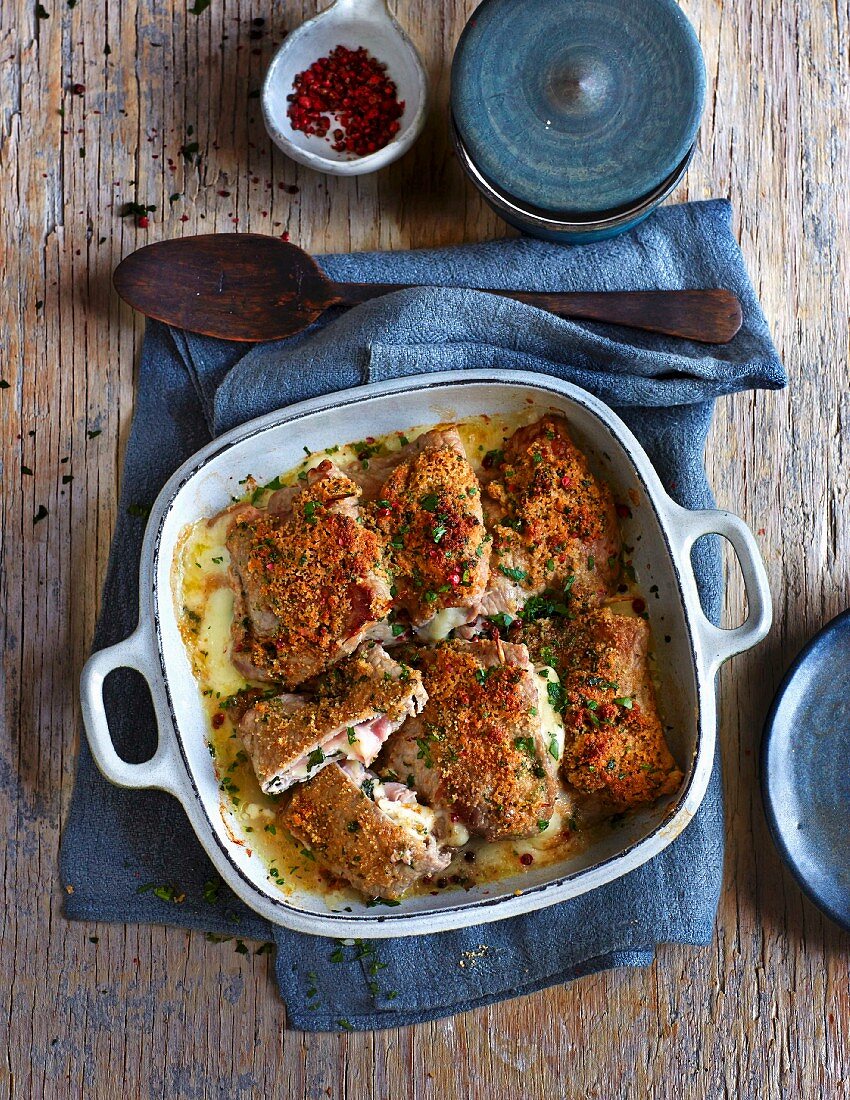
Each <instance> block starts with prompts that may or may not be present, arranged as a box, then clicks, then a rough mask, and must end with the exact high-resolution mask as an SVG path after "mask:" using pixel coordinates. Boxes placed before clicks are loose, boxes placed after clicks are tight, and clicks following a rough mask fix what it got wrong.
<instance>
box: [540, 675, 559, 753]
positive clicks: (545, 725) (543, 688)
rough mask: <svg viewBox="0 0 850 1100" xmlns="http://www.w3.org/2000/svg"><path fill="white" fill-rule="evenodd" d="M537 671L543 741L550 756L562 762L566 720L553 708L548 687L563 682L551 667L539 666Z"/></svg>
mask: <svg viewBox="0 0 850 1100" xmlns="http://www.w3.org/2000/svg"><path fill="white" fill-rule="evenodd" d="M536 671H537V675H536V676H535V683H536V685H537V712H538V714H539V715H540V726H541V729H542V731H543V739H544V741H545V742H546V748H547V751H548V752H549V753H550V755H551V756H552V757H553V758H554V759H555V760H556V761H560V759H561V757H562V756H563V754H564V720H563V718H562V717H561V715H560V714H559V713H558V712H557V710H555V708H554V707H553V706H552V700H551V699H550V698H549V690H548V685H549V684H560V682H561V681H560V679H559V678H558V673H557V672H556V671H555V670H554V668H551V667H550V666H549V665H539V666H538V667H537V670H536Z"/></svg>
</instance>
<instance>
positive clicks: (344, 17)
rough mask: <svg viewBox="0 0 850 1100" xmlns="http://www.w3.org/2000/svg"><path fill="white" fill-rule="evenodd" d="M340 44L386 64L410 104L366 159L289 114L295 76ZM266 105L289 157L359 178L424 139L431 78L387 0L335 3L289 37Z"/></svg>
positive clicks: (271, 73) (271, 128)
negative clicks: (295, 124)
mask: <svg viewBox="0 0 850 1100" xmlns="http://www.w3.org/2000/svg"><path fill="white" fill-rule="evenodd" d="M335 46H345V47H346V48H347V49H352V50H354V49H357V48H358V47H359V46H363V47H364V48H365V49H366V50H367V51H368V52H369V53H370V54H371V55H372V56H373V57H374V58H376V59H377V60H378V61H381V62H383V63H384V64H385V65H386V66H387V75H388V76H389V77H390V78H391V79H392V80H394V81H395V84H396V87H397V88H398V98H399V100H402V101H403V102H404V104H405V107H404V114H403V115H402V116H401V119H400V120H399V121H400V123H401V127H400V129H399V131H398V133H397V134H396V135H395V137H394V138H393V139H392V141H390V142H389V144H387V145H385V146H384V147H383V149H378V151H377V152H375V153H370V154H368V155H367V156H363V157H357V156H353V155H352V154H351V153H337V152H335V151H334V149H333V148H332V147H331V144H330V142H329V141H327V140H326V139H325V138H320V137H317V136H315V135H312V134H304V133H302V132H301V131H300V130H294V129H293V128H292V124H291V123H290V121H289V118H288V117H287V114H286V111H287V108H288V107H289V103H288V102H287V98H286V97H287V96H288V95H290V93H291V92H292V88H293V81H294V80H295V77H296V76H297V75H298V73H301V72H303V71H304V70H305V69H308V68H309V67H310V65H312V64H313V62H314V61H316V60H318V58H320V57H327V55H328V54H329V53H330V52H331V50H333V49H334V47H335ZM262 102H263V117H264V120H265V124H266V129H267V130H268V132H269V136H270V137H271V139H272V141H273V142H274V143H275V145H277V147H278V148H279V149H281V150H282V151H283V152H284V153H286V155H287V156H288V157H291V158H292V160H295V161H298V163H299V164H305V165H306V166H307V167H308V168H315V169H316V171H318V172H328V173H330V174H332V175H336V176H359V175H364V174H365V173H367V172H376V171H377V170H378V169H379V168H384V167H386V165H388V164H391V163H392V162H393V161H394V160H397V159H398V158H399V157H400V156H402V155H403V154H404V153H406V152H407V150H408V149H409V148H410V146H411V145H412V144H413V142H414V141H415V140H416V139H417V137H419V134H420V133H421V132H422V127H423V126H424V124H425V115H426V112H427V108H428V78H427V77H426V75H425V69H424V68H423V65H422V61H421V59H420V57H419V54H418V53H417V51H416V47H415V46H414V45H413V43H412V42H411V41H410V39H409V38H408V37H407V35H406V34H405V33H404V31H403V30H402V29H401V27H400V26H399V25H398V23H397V22H396V21H395V19H394V18H393V17H392V15H390V12H389V10H388V8H387V5H386V2H385V0H336V3H334V4H332V5H331V6H330V7H329V8H327V9H326V10H325V11H323V12H321V13H320V14H319V15H317V16H315V18H313V19H309V20H308V21H307V22H306V23H302V24H301V26H300V27H299V28H298V29H297V30H295V31H293V32H292V33H291V34H290V35H289V36H288V37H287V38H286V40H285V41H284V43H283V45H282V46H281V47H280V49H279V50H278V51H277V53H276V54H275V55H274V57H273V58H272V63H271V65H270V66H269V70H268V72H267V73H266V79H265V82H264V84H263V99H262Z"/></svg>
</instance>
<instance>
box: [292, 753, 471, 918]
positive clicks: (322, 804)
mask: <svg viewBox="0 0 850 1100" xmlns="http://www.w3.org/2000/svg"><path fill="white" fill-rule="evenodd" d="M434 820H435V815H434V813H433V811H432V810H430V809H428V807H427V806H422V805H420V803H419V802H418V800H417V798H416V794H415V792H414V791H412V790H411V789H410V788H409V787H407V786H405V785H404V784H402V783H393V782H383V781H382V780H381V779H379V778H378V776H377V775H376V774H375V773H374V772H372V771H369V770H367V769H366V768H364V767H363V765H362V764H360V763H359V762H357V761H349V762H347V763H344V764H341V765H339V764H336V763H333V764H330V765H329V766H328V767H327V768H324V769H323V770H322V771H320V772H319V774H318V775H315V776H314V777H313V778H312V779H310V780H309V781H308V782H306V783H301V784H299V785H298V786H297V787H296V788H295V789H294V790H293V791H292V792H291V794H290V796H289V799H288V801H287V802H286V803H285V804H284V806H283V807H282V808H281V809H280V811H279V814H278V822H279V823H280V824H281V825H282V826H283V827H284V828H285V829H286V830H288V832H289V833H291V835H292V836H293V837H295V838H296V839H297V840H299V841H300V842H301V843H302V844H305V845H306V846H307V847H308V848H309V849H310V851H311V853H312V854H313V856H314V857H315V859H316V861H317V862H318V863H319V864H320V865H321V866H323V867H325V868H327V869H328V870H329V871H330V872H331V873H332V874H334V875H337V876H338V877H339V878H343V879H345V880H346V881H347V882H350V883H351V885H352V886H354V887H356V889H358V890H361V891H362V892H363V893H364V894H367V895H368V896H370V897H382V898H388V899H397V898H400V897H401V896H402V895H403V894H404V893H405V892H406V891H408V890H409V889H410V888H411V887H412V886H413V885H414V884H415V883H416V882H417V881H418V880H419V879H421V878H422V877H423V876H425V875H431V874H436V873H437V872H439V871H442V870H444V868H446V867H447V866H448V865H449V863H450V862H451V853H450V851H448V850H446V849H445V848H444V847H442V846H441V844H440V842H439V841H438V839H437V838H436V836H435V834H434Z"/></svg>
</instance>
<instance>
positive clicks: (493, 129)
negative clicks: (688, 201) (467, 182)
mask: <svg viewBox="0 0 850 1100" xmlns="http://www.w3.org/2000/svg"><path fill="white" fill-rule="evenodd" d="M704 101H705V66H704V63H703V58H702V52H701V50H700V46H699V42H698V41H697V37H696V35H695V33H694V30H693V28H692V27H691V25H690V23H689V22H688V20H687V19H686V17H685V15H684V14H683V12H682V11H681V9H680V8H679V6H678V4H677V3H676V2H675V0H484V2H483V3H482V4H481V5H480V6H479V7H478V8H477V9H476V10H475V12H474V13H473V15H472V17H471V18H470V20H469V22H468V23H467V25H466V27H465V28H464V31H463V34H462V35H461V38H460V41H459V43H458V46H457V50H456V52H455V57H454V61H453V64H452V92H451V110H452V133H453V138H454V142H455V149H456V151H457V155H458V158H459V160H460V163H461V164H462V166H463V168H464V170H465V171H466V173H467V174H468V175H469V177H470V179H471V180H472V181H473V183H474V184H475V185H476V187H478V189H479V190H480V191H481V193H482V195H483V196H484V198H485V199H486V200H487V202H488V203H489V204H490V205H491V206H492V207H493V209H494V210H496V212H497V213H498V214H500V215H501V216H502V217H503V218H504V219H505V220H506V221H507V222H509V223H510V224H511V225H514V226H516V228H518V229H520V230H522V231H523V232H524V233H529V234H531V235H532V236H536V237H543V238H544V239H547V240H559V241H566V242H570V243H583V242H590V241H597V240H602V239H604V238H606V237H612V236H614V235H615V234H617V233H622V232H624V231H625V230H626V229H630V228H632V226H634V225H637V224H638V223H639V222H640V221H642V220H643V219H644V218H646V217H647V216H648V215H649V214H650V213H651V212H652V211H653V210H654V209H655V208H656V206H658V205H659V203H661V202H663V201H664V199H665V198H666V197H667V196H668V195H669V194H670V193H671V192H672V191H673V189H674V188H675V187H676V185H677V184H678V183H679V181H680V180H681V178H682V176H683V175H684V174H685V171H686V170H687V167H688V164H689V163H690V160H691V157H692V156H693V152H694V148H695V143H696V136H697V131H698V129H699V124H700V119H701V117H702V110H703V105H704Z"/></svg>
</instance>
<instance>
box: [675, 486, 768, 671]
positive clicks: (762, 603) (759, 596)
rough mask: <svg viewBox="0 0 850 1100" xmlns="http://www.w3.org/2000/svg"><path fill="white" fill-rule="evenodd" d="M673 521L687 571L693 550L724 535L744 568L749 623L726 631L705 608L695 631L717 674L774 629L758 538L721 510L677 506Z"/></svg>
mask: <svg viewBox="0 0 850 1100" xmlns="http://www.w3.org/2000/svg"><path fill="white" fill-rule="evenodd" d="M672 518H673V528H674V532H675V534H676V536H677V541H678V546H677V549H678V552H679V556H680V560H681V563H682V566H683V567H684V568H686V569H688V570H692V568H693V567H692V564H691V547H692V546H693V545H694V543H695V542H696V541H697V539H699V538H701V537H702V536H703V535H722V536H723V538H725V539H728V540H729V542H730V544H731V546H732V549H733V550H734V551H735V554H736V555H737V558H738V564H739V565H740V567H741V575H742V576H743V578H744V588H745V590H746V593H747V605H748V608H749V613H748V615H747V619H746V621H745V622H743V623H742V624H741V625H740V626H738V627H733V628H731V629H728V630H727V629H723V628H722V627H718V626H715V625H714V624H713V623H711V622H709V621H708V619H707V618H706V617H705V615H704V614H703V613H702V609H700V614H699V616H698V617H697V618H696V619H695V620H694V631H695V633H696V634H697V636H698V638H699V642H700V649H701V651H702V653H703V655H704V658H705V661H706V664H707V666H708V668H709V671H711V672H716V671H717V669H719V668H720V666H721V665H722V664H723V662H724V661H727V660H728V659H729V658H730V657H734V656H735V654H736V653H743V652H744V651H745V650H747V649H751V648H752V647H753V646H754V645H757V644H758V643H759V642H760V641H761V640H762V639H763V638H764V637H765V636H766V635H767V632H768V631H769V630H770V625H771V622H772V620H773V603H772V600H771V596H770V586H769V584H768V580H767V572H766V570H765V568H764V562H763V561H762V557H761V552H760V551H759V548H758V543H757V542H756V540H755V536H754V535H753V533H752V531H751V530H750V529H749V527H748V526H747V525H746V523H744V521H743V520H742V519H741V518H740V517H739V516H736V515H734V514H733V513H732V512H725V511H722V510H721V509H719V508H718V509H715V508H709V509H705V510H704V511H697V512H692V511H689V510H688V509H687V508H680V507H679V506H678V505H676V508H675V512H674V515H673V517H672Z"/></svg>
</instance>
